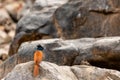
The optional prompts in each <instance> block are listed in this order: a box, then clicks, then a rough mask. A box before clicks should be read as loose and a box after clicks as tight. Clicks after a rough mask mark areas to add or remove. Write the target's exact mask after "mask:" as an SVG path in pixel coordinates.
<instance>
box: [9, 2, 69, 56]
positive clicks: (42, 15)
mask: <svg viewBox="0 0 120 80" xmlns="http://www.w3.org/2000/svg"><path fill="white" fill-rule="evenodd" d="M41 1H42V0H36V2H35V4H34V6H33V7H32V9H31V11H30V13H29V14H27V15H26V16H24V17H23V18H21V20H20V21H19V22H18V24H17V29H16V35H15V38H14V40H13V41H12V43H11V46H10V49H9V50H10V51H9V55H13V54H15V53H17V51H18V48H19V46H20V45H21V43H23V42H25V41H31V40H38V39H41V38H51V37H52V38H54V37H58V35H57V31H56V28H55V27H54V24H53V22H52V20H53V19H52V15H53V13H54V12H55V10H56V8H58V7H59V6H60V5H62V4H64V3H66V2H67V1H68V0H60V1H55V0H52V1H50V0H47V5H46V6H44V7H43V6H42V4H43V5H44V3H42V2H41ZM54 1H55V2H54ZM43 2H44V1H43ZM45 4H46V3H45ZM58 4H59V5H58Z"/></svg>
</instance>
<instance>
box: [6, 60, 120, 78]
mask: <svg viewBox="0 0 120 80" xmlns="http://www.w3.org/2000/svg"><path fill="white" fill-rule="evenodd" d="M33 64H34V63H33V62H32V61H31V62H27V63H23V64H19V65H17V66H16V67H15V68H14V69H13V70H12V71H11V72H10V73H9V74H8V75H7V76H6V77H4V80H13V79H14V80H120V72H119V71H115V70H109V69H102V68H97V67H93V66H85V65H77V66H71V67H70V66H58V65H56V64H53V63H49V62H42V63H41V64H40V69H39V71H40V74H39V75H38V76H37V77H36V78H35V77H33V76H32V73H33Z"/></svg>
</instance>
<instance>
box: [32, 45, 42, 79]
mask: <svg viewBox="0 0 120 80" xmlns="http://www.w3.org/2000/svg"><path fill="white" fill-rule="evenodd" d="M43 50H44V48H43V47H42V46H41V45H40V44H39V45H37V48H36V51H35V52H34V70H33V76H34V77H36V76H38V74H39V68H40V66H39V63H40V62H41V61H42V59H43Z"/></svg>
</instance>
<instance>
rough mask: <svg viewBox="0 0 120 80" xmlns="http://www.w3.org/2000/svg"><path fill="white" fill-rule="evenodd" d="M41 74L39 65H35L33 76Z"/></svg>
mask: <svg viewBox="0 0 120 80" xmlns="http://www.w3.org/2000/svg"><path fill="white" fill-rule="evenodd" d="M38 74H39V65H37V64H35V65H34V71H33V76H34V77H36V76H37V75H38Z"/></svg>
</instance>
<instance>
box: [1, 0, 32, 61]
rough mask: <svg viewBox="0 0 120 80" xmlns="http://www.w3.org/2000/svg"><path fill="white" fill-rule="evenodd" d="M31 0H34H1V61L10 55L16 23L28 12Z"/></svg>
mask: <svg viewBox="0 0 120 80" xmlns="http://www.w3.org/2000/svg"><path fill="white" fill-rule="evenodd" d="M30 1H32V0H29V1H27V0H18V1H17V0H0V63H2V62H3V61H4V60H5V59H7V57H8V52H9V46H10V43H11V41H12V40H13V38H14V36H15V29H16V24H17V22H18V21H19V19H20V18H21V17H22V16H24V15H25V13H26V14H27V12H28V9H29V7H30V4H31V3H30ZM28 3H29V4H28ZM26 7H27V8H26Z"/></svg>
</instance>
